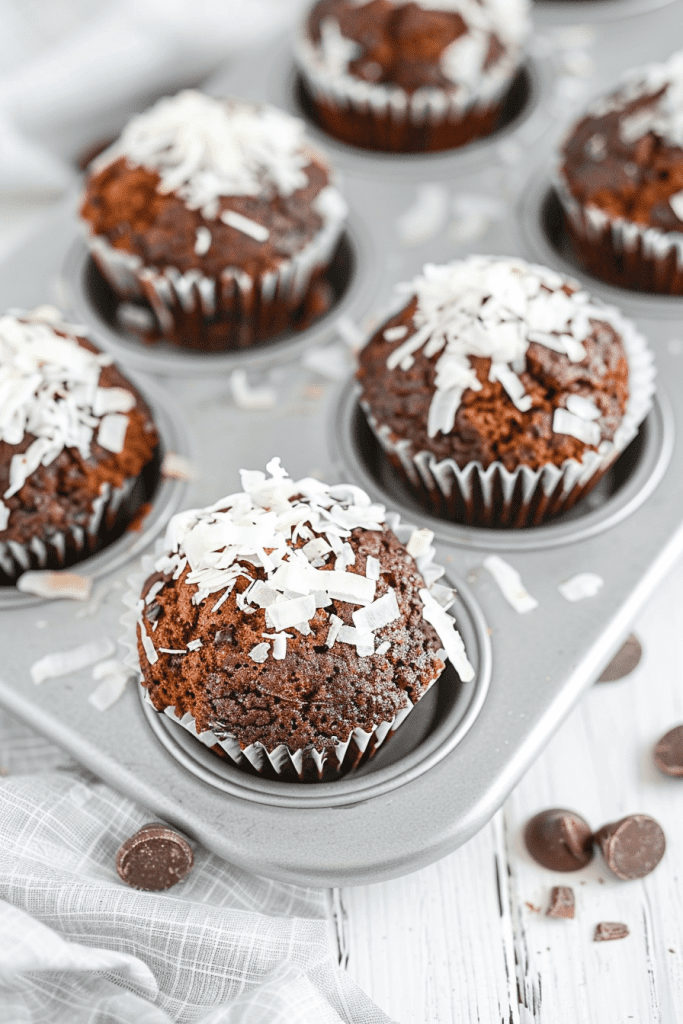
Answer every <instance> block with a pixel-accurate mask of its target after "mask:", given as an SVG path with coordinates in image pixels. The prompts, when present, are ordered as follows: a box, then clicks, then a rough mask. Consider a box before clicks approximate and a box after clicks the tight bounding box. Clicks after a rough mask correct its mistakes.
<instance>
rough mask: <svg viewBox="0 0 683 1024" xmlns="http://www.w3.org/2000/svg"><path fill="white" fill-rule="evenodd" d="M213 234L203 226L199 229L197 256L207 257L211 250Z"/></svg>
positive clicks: (196, 245) (195, 248) (196, 242)
mask: <svg viewBox="0 0 683 1024" xmlns="http://www.w3.org/2000/svg"><path fill="white" fill-rule="evenodd" d="M212 241H213V239H212V238H211V232H210V231H209V229H208V228H207V227H205V226H204V225H203V224H200V226H199V227H198V228H197V235H196V238H195V243H194V252H195V256H206V254H207V252H208V251H209V249H210V248H211V242H212Z"/></svg>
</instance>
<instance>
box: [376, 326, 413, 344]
mask: <svg viewBox="0 0 683 1024" xmlns="http://www.w3.org/2000/svg"><path fill="white" fill-rule="evenodd" d="M407 333H408V328H407V327H406V325H405V324H397V326H396V327H387V328H386V330H385V331H383V332H382V336H383V338H384V340H385V341H400V340H401V338H405V336H406V334H407Z"/></svg>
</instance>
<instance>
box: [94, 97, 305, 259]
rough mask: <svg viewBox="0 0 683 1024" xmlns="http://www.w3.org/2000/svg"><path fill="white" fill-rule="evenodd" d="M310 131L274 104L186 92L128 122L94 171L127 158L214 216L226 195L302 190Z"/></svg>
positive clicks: (284, 193) (192, 207)
mask: <svg viewBox="0 0 683 1024" xmlns="http://www.w3.org/2000/svg"><path fill="white" fill-rule="evenodd" d="M304 132H305V130H304V124H303V121H300V120H299V119H298V118H295V117H292V116H291V115H290V114H287V113H285V112H284V111H281V110H277V109H276V108H275V107H271V106H267V105H262V106H258V105H256V104H251V103H246V102H244V101H239V100H225V99H215V98H214V97H212V96H207V95H205V94H204V93H201V92H197V91H195V90H192V89H186V90H184V91H183V92H180V93H178V94H177V95H176V96H170V97H165V98H164V99H161V100H159V102H158V103H155V104H154V106H153V107H150V109H149V110H147V111H145V112H144V113H143V114H138V116H137V117H134V118H133V119H132V120H131V121H129V123H128V124H127V126H126V127H125V128H124V130H123V133H122V134H121V136H120V138H119V139H118V140H117V141H116V142H115V143H114V144H113V145H112V146H110V147H109V148H108V149H107V150H105V152H104V153H103V154H102V155H101V156H99V157H98V158H97V160H96V161H95V162H94V164H93V169H94V170H95V171H96V172H97V171H100V170H101V169H102V168H104V167H106V166H108V165H109V164H111V163H112V162H113V161H114V160H118V159H119V158H120V157H126V158H127V159H128V160H129V161H130V162H131V163H133V164H137V165H138V166H141V167H146V168H148V169H149V170H153V171H156V172H157V173H158V174H159V177H160V178H161V182H160V184H159V186H158V188H159V191H160V192H161V193H162V194H166V193H169V192H175V193H176V195H178V196H180V198H181V199H183V200H184V201H185V203H186V204H187V206H188V208H189V209H190V210H201V212H202V215H203V216H204V217H206V218H207V219H213V218H215V217H217V216H218V213H219V202H218V200H219V198H220V197H221V196H251V195H260V194H262V193H263V192H266V193H268V192H269V191H273V190H274V191H275V192H278V193H279V194H280V195H282V196H289V195H291V194H292V193H293V192H296V190H297V189H300V188H304V187H305V186H306V185H307V183H308V178H307V176H306V174H305V172H304V168H305V167H306V166H307V165H308V164H309V163H310V162H311V150H310V148H309V147H308V145H307V143H306V139H305V133H304ZM257 227H258V226H257ZM201 244H203V241H202V243H201Z"/></svg>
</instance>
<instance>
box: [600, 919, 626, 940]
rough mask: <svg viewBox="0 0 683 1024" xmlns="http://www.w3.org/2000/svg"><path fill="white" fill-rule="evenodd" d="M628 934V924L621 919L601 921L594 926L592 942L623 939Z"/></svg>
mask: <svg viewBox="0 0 683 1024" xmlns="http://www.w3.org/2000/svg"><path fill="white" fill-rule="evenodd" d="M628 934H629V931H628V926H627V925H625V924H622V923H621V921H601V922H600V924H597V925H596V926H595V934H594V935H593V942H611V941H612V940H613V939H625V938H626V936H627V935H628Z"/></svg>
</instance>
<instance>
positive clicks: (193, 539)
mask: <svg viewBox="0 0 683 1024" xmlns="http://www.w3.org/2000/svg"><path fill="white" fill-rule="evenodd" d="M266 469H267V472H268V474H270V475H269V476H266V474H265V473H262V472H258V471H256V472H254V471H249V470H242V472H241V477H242V486H243V488H244V490H243V491H241V492H239V493H236V494H231V495H228V496H227V497H225V498H221V500H220V501H217V502H216V503H215V504H214V505H212V506H211V507H209V508H205V509H190V510H189V511H187V512H181V513H179V514H178V515H176V516H174V517H173V519H171V521H170V523H169V525H168V528H167V530H166V538H165V552H166V553H165V554H163V555H162V556H161V557H160V558H159V559H157V561H156V563H155V569H156V571H157V572H160V573H168V574H171V575H172V576H173V578H174V579H178V578H179V576H180V574H181V573H182V572H183V571H184V570H185V567H186V566H187V567H189V571H188V573H187V575H186V577H185V582H186V583H187V584H190V585H194V586H195V587H196V591H195V593H194V594H193V595H192V602H193V604H195V605H199V604H202V603H203V602H204V601H205V600H206V599H207V598H208V597H209V596H210V595H212V594H217V593H219V592H220V593H221V596H220V598H219V599H218V601H216V602H215V603H214V604H213V607H212V609H211V611H212V613H213V612H215V611H216V610H217V609H218V608H219V607H220V605H221V604H222V603H223V602H224V601H225V600H226V598H227V597H228V595H229V594H231V593H232V591H233V589H234V587H235V584H236V582H237V580H238V579H239V578H240V577H242V578H243V579H246V580H247V581H248V586H247V587H246V588H245V589H244V590H243V591H242V592H241V593H238V594H237V595H236V598H235V602H236V604H237V607H238V608H239V609H240V610H241V611H243V612H244V613H245V614H249V613H250V612H254V611H256V609H257V608H263V609H265V620H266V627H267V629H268V630H269V631H271V630H272V632H266V633H263V634H262V636H263V637H264V642H263V643H259V644H257V645H256V646H255V647H253V648H252V650H251V651H250V652H249V656H250V658H251V659H252V660H253V661H255V662H256V663H258V664H260V663H262V662H264V661H266V660H267V659H268V657H269V656H272V657H273V658H274V659H276V660H282V659H283V658H284V657H285V656H286V651H287V639H288V637H289V636H291V634H287V633H285V632H284V631H285V630H287V629H290V628H294V629H296V630H297V631H298V632H299V633H302V634H307V633H310V632H311V628H310V625H309V622H310V620H311V619H312V618H313V616H314V615H316V614H317V613H319V611H320V609H324V608H326V607H329V606H330V605H331V604H332V601H333V600H340V601H344V602H348V603H349V604H351V605H355V606H356V608H355V610H354V611H352V613H351V614H352V619H353V622H354V625H353V626H347V625H345V624H344V623H343V622H342V620H341V619H340V618H339V616H337V615H335V614H334V613H333V612H332V614H328V615H327V618H328V622H329V629H328V632H327V637H326V641H325V642H326V644H327V646H328V647H330V648H331V647H333V646H334V644H335V643H336V642H340V643H348V644H352V645H354V646H355V647H356V651H357V653H358V656H359V657H369V656H371V655H373V654H375V653H377V652H379V651H381V653H382V654H384V653H386V651H387V650H388V647H387V646H385V642H384V641H383V640H382V642H381V643H380V645H379V647H378V648H377V651H375V633H376V631H378V630H381V629H383V628H384V627H385V626H387V625H389V624H390V623H391V622H394V621H395V620H396V619H398V618H400V609H399V605H398V601H397V597H396V593H395V591H394V590H393V589H389V590H388V591H387V592H386V593H385V594H383V595H382V596H381V597H379V598H376V597H375V593H376V589H377V580H378V579H379V562H378V560H377V559H374V558H371V557H368V558H367V560H366V561H367V565H366V567H365V573H366V574H365V575H362V569H363V567H362V566H358V571H357V572H351V571H347V569H348V566H350V565H355V561H356V558H355V553H354V552H353V550H352V548H351V545H350V544H349V543H348V541H347V539H346V538H348V537H350V536H351V533H352V531H353V530H355V529H357V528H362V529H364V530H383V529H384V523H385V510H384V506H383V505H377V504H374V503H373V502H372V501H371V499H370V497H369V496H368V495H367V494H366V493H365V491H362V490H361V489H360V488H359V487H356V486H354V485H353V484H340V485H337V486H329V485H328V484H324V483H321V482H320V481H318V480H315V479H313V478H310V477H307V478H305V479H303V480H297V481H293V480H291V479H290V478H289V477H288V476H287V474H286V472H285V471H284V470H283V469H282V467H281V466H280V460H279V459H277V458H275V459H272V460H271V461H270V462H269V463H268V465H267V467H266ZM416 537H418V532H416V533H414V534H413V538H416ZM429 537H431V534H430V535H429ZM297 538H310V539H308V540H307V541H306V543H305V544H304V545H302V546H301V547H298V548H297V547H294V546H293V545H294V543H295V542H296V541H297ZM420 539H423V540H427V539H428V538H420ZM419 547H420V550H422V548H423V547H424V544H421V545H419ZM347 548H348V550H349V551H350V554H351V557H347V558H344V559H343V568H341V567H340V565H341V563H340V561H339V558H338V561H337V564H336V565H335V567H334V568H322V569H321V568H319V566H320V565H325V561H326V559H329V558H330V556H331V553H332V552H335V553H337V554H338V556H341V555H343V554H345V550H346V549H347ZM255 567H258V568H261V569H263V570H264V572H265V574H266V579H265V580H263V579H262V578H257V577H256V576H255V575H254V568H255ZM423 594H428V591H427V590H424V591H421V597H422V595H423ZM422 599H423V605H424V609H425V610H424V617H425V621H428V622H432V624H433V625H434V627H435V629H436V630H437V632H438V633H439V636H440V637H441V639H442V642H443V644H444V647H445V648H446V650H447V651H449V650H450V651H452V652H455V651H456V649H457V651H458V655H457V657H458V663H459V666H460V667H462V665H463V658H464V653H463V649H462V642H460V646H458V644H457V642H456V641H455V640H454V639H453V634H454V635H455V636H456V637H457V636H458V634H457V632H455V631H454V629H453V620H452V619H451V618H450V617H448V616H446V615H445V612H444V613H443V616H445V618H444V617H442V618H439V619H438V622H437V621H435V619H434V613H433V604H434V603H435V602H434V599H433V598H431V597H430V600H429V601H428V602H427V601H426V600H425V599H424V598H423V597H422ZM143 609H144V602H142V601H140V603H139V608H138V621H139V623H140V627H141V633H142V643H143V645H144V647H145V652H146V654H147V657H148V658H149V659H150V661H152V660H153V659H154V658H155V657H156V652H155V651H154V647H153V644H152V642H151V639H150V637H149V635H148V633H147V630H146V628H145V624H144V621H143V617H142V612H143ZM446 623H447V626H446V625H445V624H446ZM444 630H445V633H444ZM442 634H443V635H442ZM444 636H446V639H444ZM146 641H147V642H146ZM268 641H273V643H272V650H271V644H270V643H269V642H268ZM196 643H197V642H196V641H191V642H190V643H189V644H188V645H187V646H188V649H190V650H192V649H194V647H195V645H196ZM465 661H466V659H465ZM461 674H462V672H461ZM463 678H465V676H463Z"/></svg>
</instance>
